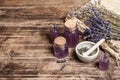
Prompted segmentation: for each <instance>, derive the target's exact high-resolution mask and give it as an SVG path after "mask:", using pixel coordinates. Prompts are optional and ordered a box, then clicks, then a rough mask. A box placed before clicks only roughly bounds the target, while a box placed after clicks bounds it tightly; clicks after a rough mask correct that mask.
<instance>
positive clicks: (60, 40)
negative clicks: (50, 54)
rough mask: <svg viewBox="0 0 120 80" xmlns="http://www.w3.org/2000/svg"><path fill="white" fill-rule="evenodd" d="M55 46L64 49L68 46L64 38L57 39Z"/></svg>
mask: <svg viewBox="0 0 120 80" xmlns="http://www.w3.org/2000/svg"><path fill="white" fill-rule="evenodd" d="M54 44H55V45H57V46H59V47H61V48H62V47H64V46H65V44H66V39H65V38H64V37H62V36H59V37H56V38H55V40H54Z"/></svg>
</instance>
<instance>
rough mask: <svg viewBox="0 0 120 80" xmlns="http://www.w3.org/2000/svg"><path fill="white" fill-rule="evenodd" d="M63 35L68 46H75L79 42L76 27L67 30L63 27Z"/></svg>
mask: <svg viewBox="0 0 120 80" xmlns="http://www.w3.org/2000/svg"><path fill="white" fill-rule="evenodd" d="M64 36H65V38H66V40H67V43H68V46H69V47H75V46H76V45H77V44H78V42H79V32H78V28H76V29H75V30H74V31H69V30H68V29H65V30H64Z"/></svg>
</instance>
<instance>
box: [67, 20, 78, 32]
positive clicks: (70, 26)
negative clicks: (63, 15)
mask: <svg viewBox="0 0 120 80" xmlns="http://www.w3.org/2000/svg"><path fill="white" fill-rule="evenodd" d="M76 24H77V18H72V19H69V20H67V21H66V22H65V27H66V28H67V29H69V30H70V31H73V30H75V29H76V28H77V26H76Z"/></svg>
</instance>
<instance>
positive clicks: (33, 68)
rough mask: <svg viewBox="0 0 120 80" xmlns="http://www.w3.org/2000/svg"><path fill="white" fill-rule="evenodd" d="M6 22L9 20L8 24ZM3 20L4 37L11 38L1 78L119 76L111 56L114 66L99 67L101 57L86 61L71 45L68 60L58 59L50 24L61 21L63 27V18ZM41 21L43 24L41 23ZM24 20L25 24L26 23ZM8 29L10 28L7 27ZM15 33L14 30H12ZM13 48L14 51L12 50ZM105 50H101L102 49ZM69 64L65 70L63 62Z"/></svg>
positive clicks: (115, 79)
mask: <svg viewBox="0 0 120 80" xmlns="http://www.w3.org/2000/svg"><path fill="white" fill-rule="evenodd" d="M6 23H9V25H7V24H6ZM12 23H13V22H12V21H11V22H2V23H0V24H1V25H2V26H1V28H2V29H1V30H0V32H1V33H0V35H1V36H0V38H3V37H4V38H7V39H6V40H4V41H1V42H2V43H1V44H0V52H1V53H0V63H1V65H2V66H1V68H0V69H1V70H0V72H1V73H0V79H3V80H5V79H11V80H87V79H88V80H119V79H120V73H119V72H120V67H117V66H116V63H115V62H114V59H112V58H110V69H109V70H108V71H106V72H104V71H101V70H99V69H98V66H97V65H96V64H97V62H98V58H99V57H98V58H97V59H96V60H95V61H94V62H92V63H89V64H85V63H82V62H80V61H79V60H78V58H77V57H76V56H75V52H74V49H70V53H69V56H68V57H67V58H66V61H67V62H66V63H56V61H57V60H58V59H57V58H55V57H54V56H53V50H52V44H51V43H50V41H49V28H50V26H51V24H52V23H56V24H58V27H59V29H60V31H63V27H64V24H63V23H64V21H63V20H61V19H57V20H56V19H42V20H32V21H27V20H26V21H24V22H19V21H17V22H16V23H15V24H14V25H13V24H12ZM38 23H39V24H38ZM23 24H24V25H23ZM4 30H7V31H4ZM9 33H11V34H9ZM11 50H13V51H14V53H12V54H9V55H8V54H7V53H10V51H11ZM100 54H101V53H100ZM64 64H65V65H66V66H65V68H64V69H63V70H62V71H61V70H60V68H61V67H62V66H63V65H64Z"/></svg>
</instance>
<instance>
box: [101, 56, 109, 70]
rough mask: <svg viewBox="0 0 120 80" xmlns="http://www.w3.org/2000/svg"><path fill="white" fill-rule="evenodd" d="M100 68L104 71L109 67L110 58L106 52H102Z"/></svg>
mask: <svg viewBox="0 0 120 80" xmlns="http://www.w3.org/2000/svg"><path fill="white" fill-rule="evenodd" d="M99 69H100V70H103V71H106V70H108V69H109V58H108V57H107V56H106V55H105V54H102V55H101V56H100V59H99Z"/></svg>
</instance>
